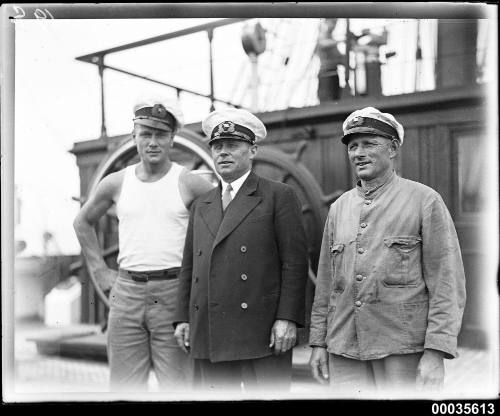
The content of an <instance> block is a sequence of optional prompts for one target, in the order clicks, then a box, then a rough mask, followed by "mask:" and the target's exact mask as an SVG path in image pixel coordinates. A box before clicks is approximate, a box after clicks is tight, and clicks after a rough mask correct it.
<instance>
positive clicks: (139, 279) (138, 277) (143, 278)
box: [130, 272, 148, 282]
mask: <svg viewBox="0 0 500 416" xmlns="http://www.w3.org/2000/svg"><path fill="white" fill-rule="evenodd" d="M130 275H131V276H132V280H134V281H136V282H147V281H148V275H147V274H146V275H143V274H138V273H133V272H132V273H130Z"/></svg>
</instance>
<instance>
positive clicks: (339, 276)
mask: <svg viewBox="0 0 500 416" xmlns="http://www.w3.org/2000/svg"><path fill="white" fill-rule="evenodd" d="M344 249H345V245H344V244H342V243H332V244H331V245H330V259H331V261H332V270H333V291H334V292H336V293H342V292H343V291H344V289H345V273H346V265H345V253H344Z"/></svg>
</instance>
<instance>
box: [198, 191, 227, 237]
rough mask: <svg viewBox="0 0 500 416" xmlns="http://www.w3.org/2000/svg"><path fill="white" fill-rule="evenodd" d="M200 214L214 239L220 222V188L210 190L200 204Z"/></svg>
mask: <svg viewBox="0 0 500 416" xmlns="http://www.w3.org/2000/svg"><path fill="white" fill-rule="evenodd" d="M199 209H200V214H201V217H202V218H203V221H205V223H206V224H207V227H208V229H209V230H210V233H211V234H212V236H213V237H214V238H215V236H216V235H217V232H218V230H219V228H220V225H221V221H222V201H221V187H220V184H219V186H218V187H217V188H215V189H214V190H212V191H211V192H210V193H209V194H208V195H207V196H206V197H205V198H204V199H203V200H202V201H201V204H200V208H199Z"/></svg>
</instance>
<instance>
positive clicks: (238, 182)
mask: <svg viewBox="0 0 500 416" xmlns="http://www.w3.org/2000/svg"><path fill="white" fill-rule="evenodd" d="M250 172H251V170H249V171H248V172H247V173H245V174H244V175H243V176H240V177H239V178H238V179H236V180H234V181H232V182H230V183H231V188H233V190H232V191H231V194H232V195H233V196H234V195H236V194H237V193H238V191H239V190H240V188H241V186H242V185H243V182H245V180H246V179H247V178H248V175H250ZM228 185H229V183H227V182H224V181H222V193H224V192H225V191H226V188H227V186H228Z"/></svg>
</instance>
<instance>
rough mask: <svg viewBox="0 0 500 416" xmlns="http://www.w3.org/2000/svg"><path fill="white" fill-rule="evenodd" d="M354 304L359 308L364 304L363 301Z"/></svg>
mask: <svg viewBox="0 0 500 416" xmlns="http://www.w3.org/2000/svg"><path fill="white" fill-rule="evenodd" d="M354 304H355V305H356V306H357V307H358V308H359V307H360V306H361V305H362V303H361V301H360V300H357V301H356V302H354Z"/></svg>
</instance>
